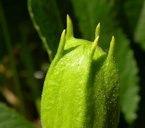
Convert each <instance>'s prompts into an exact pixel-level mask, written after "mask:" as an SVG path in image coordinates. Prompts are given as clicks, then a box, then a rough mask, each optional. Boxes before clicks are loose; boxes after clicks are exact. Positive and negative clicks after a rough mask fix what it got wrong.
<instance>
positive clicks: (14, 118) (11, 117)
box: [0, 103, 35, 128]
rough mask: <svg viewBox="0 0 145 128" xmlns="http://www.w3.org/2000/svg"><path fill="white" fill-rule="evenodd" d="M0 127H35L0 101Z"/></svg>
mask: <svg viewBox="0 0 145 128" xmlns="http://www.w3.org/2000/svg"><path fill="white" fill-rule="evenodd" d="M0 128H35V127H34V126H33V125H32V124H31V123H29V122H28V121H27V120H25V119H24V118H23V117H21V116H20V115H18V114H17V113H16V112H15V111H14V110H13V109H11V108H9V107H7V106H6V105H5V104H3V103H0Z"/></svg>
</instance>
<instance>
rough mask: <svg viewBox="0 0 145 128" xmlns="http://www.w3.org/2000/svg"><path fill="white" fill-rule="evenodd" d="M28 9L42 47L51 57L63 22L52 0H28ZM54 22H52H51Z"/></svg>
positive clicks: (54, 51) (55, 48)
mask: <svg viewBox="0 0 145 128" xmlns="http://www.w3.org/2000/svg"><path fill="white" fill-rule="evenodd" d="M28 10H29V14H30V17H31V19H32V22H33V24H34V27H35V28H36V30H37V32H38V34H39V36H40V38H41V40H42V42H43V45H44V47H45V48H46V51H47V53H48V55H49V57H50V60H52V59H53V57H54V55H55V53H56V50H57V46H58V43H59V34H60V33H61V30H62V27H63V24H62V21H61V18H60V14H59V11H58V8H57V4H56V2H55V1H54V0H43V1H42V0H28ZM52 23H54V24H52Z"/></svg>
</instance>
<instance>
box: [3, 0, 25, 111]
mask: <svg viewBox="0 0 145 128" xmlns="http://www.w3.org/2000/svg"><path fill="white" fill-rule="evenodd" d="M0 25H1V28H2V31H3V36H4V40H5V43H6V48H7V51H8V54H9V57H10V60H11V66H12V71H13V76H14V82H15V84H14V89H15V93H16V95H17V97H18V98H19V103H20V111H21V112H22V113H23V114H25V107H24V98H23V95H22V92H21V84H20V80H19V76H18V72H17V68H16V67H17V66H16V61H15V57H14V55H13V50H12V49H13V48H12V40H11V36H10V32H9V29H8V25H7V21H6V18H5V14H4V10H3V7H2V2H1V1H0Z"/></svg>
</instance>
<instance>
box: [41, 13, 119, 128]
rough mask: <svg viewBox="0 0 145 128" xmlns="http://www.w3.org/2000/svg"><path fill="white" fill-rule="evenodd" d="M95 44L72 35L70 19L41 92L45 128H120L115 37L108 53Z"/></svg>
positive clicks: (97, 36) (97, 37)
mask: <svg viewBox="0 0 145 128" xmlns="http://www.w3.org/2000/svg"><path fill="white" fill-rule="evenodd" d="M99 31H100V24H98V25H97V27H96V34H95V36H96V37H95V40H94V41H93V42H90V41H87V40H83V39H77V38H74V36H73V26H72V22H71V19H70V18H69V16H67V31H66V34H65V30H64V31H63V32H62V35H61V39H60V43H59V47H58V51H57V54H56V56H55V58H54V60H53V62H52V64H51V65H50V68H49V71H48V73H47V76H46V79H45V82H44V88H43V93H42V103H41V107H42V108H41V117H42V126H43V128H117V125H118V121H119V82H118V81H119V77H118V71H117V68H116V64H115V62H114V58H113V56H114V43H115V40H114V37H112V40H111V43H110V48H109V52H108V54H107V53H106V52H104V51H103V50H102V49H101V48H100V47H99V46H98V40H99Z"/></svg>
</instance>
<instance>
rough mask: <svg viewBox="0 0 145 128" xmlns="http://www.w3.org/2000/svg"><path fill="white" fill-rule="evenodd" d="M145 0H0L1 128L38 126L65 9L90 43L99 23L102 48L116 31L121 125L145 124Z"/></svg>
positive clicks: (78, 33)
mask: <svg viewBox="0 0 145 128" xmlns="http://www.w3.org/2000/svg"><path fill="white" fill-rule="evenodd" d="M27 2H28V3H27ZM144 3H145V0H132V1H130V0H124V1H121V0H70V1H67V0H61V1H59V0H27V1H18V0H13V1H9V0H1V1H0V127H2V128H4V127H10V126H11V127H19V128H21V127H25V128H27V127H28V128H29V127H34V126H33V125H31V123H30V122H32V123H33V124H35V125H37V126H39V125H38V122H39V117H40V116H39V115H40V113H39V110H40V98H41V93H42V87H43V86H42V85H43V82H44V76H45V73H46V72H47V69H48V68H49V65H51V63H52V62H53V59H54V58H55V55H56V52H57V49H58V44H59V38H60V33H61V31H62V29H63V28H65V24H66V23H65V22H66V21H65V20H64V19H65V17H66V14H70V15H71V18H72V20H73V21H74V28H75V29H74V31H75V32H74V37H79V38H82V39H85V40H90V42H94V32H93V31H94V28H95V27H96V23H99V22H100V23H101V31H100V35H99V37H100V38H99V42H100V43H99V46H100V47H101V48H102V49H103V51H104V53H107V51H109V43H108V42H109V41H110V38H111V36H112V35H114V36H115V39H116V41H115V42H116V44H115V51H114V53H115V54H114V56H115V59H116V62H117V64H118V69H119V70H118V72H119V76H120V92H119V95H120V113H121V114H120V120H119V126H118V127H119V128H120V127H121V128H128V127H129V128H130V127H131V128H142V127H145V123H144V115H145V114H144V113H145V109H144V108H145V98H144V97H145V93H144V90H145V86H144V83H145V79H144V77H145V76H144V74H145V68H144V65H145V59H144V56H145V47H144V46H145V45H144V44H145V36H144V33H145V32H144V30H145V29H144V26H145V22H144V20H145V18H144V17H145V13H144V10H145V6H144ZM27 4H28V6H27ZM30 18H31V20H32V21H31V20H30ZM32 23H33V24H32ZM33 25H34V27H35V29H34V28H33ZM37 32H38V35H39V36H38V35H37ZM40 39H41V40H40ZM41 41H42V42H43V45H42V44H41ZM76 49H78V48H76ZM72 51H73V50H72ZM46 52H47V53H48V56H47V54H46ZM67 53H69V51H67ZM61 58H62V57H61ZM102 61H103V60H102ZM100 63H101V62H100ZM56 65H57V64H56ZM94 69H95V68H94ZM91 78H93V77H91ZM140 88H141V89H140ZM139 90H140V93H139ZM140 97H141V98H142V100H140ZM139 101H140V104H139ZM4 104H7V106H6V105H4ZM9 107H10V108H9ZM12 108H13V109H15V110H16V111H17V112H18V113H19V114H16V112H15V111H13V110H11V109H12ZM138 108H139V109H138ZM13 115H14V116H13ZM22 116H24V117H25V118H26V119H27V120H29V122H28V121H26V119H24V118H23V117H22ZM8 122H9V123H8ZM8 124H9V125H8Z"/></svg>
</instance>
